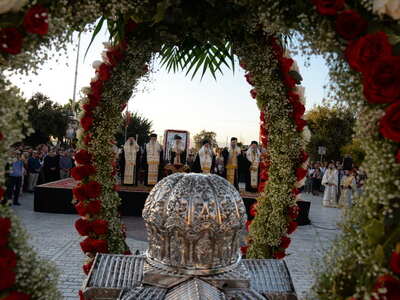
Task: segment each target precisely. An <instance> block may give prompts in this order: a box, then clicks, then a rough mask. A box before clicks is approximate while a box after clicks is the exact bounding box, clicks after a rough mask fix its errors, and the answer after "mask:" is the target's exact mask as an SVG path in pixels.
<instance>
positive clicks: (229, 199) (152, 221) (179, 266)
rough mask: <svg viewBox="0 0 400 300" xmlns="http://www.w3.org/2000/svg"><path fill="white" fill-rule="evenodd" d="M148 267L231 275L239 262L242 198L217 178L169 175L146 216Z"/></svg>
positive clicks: (243, 220) (158, 187)
mask: <svg viewBox="0 0 400 300" xmlns="http://www.w3.org/2000/svg"><path fill="white" fill-rule="evenodd" d="M143 218H144V220H145V223H146V228H147V233H148V239H149V249H148V252H147V262H148V263H149V264H150V265H153V266H154V267H157V268H160V269H163V270H166V271H169V272H174V273H175V274H187V275H206V274H216V273H221V272H225V271H228V270H231V269H232V268H233V267H235V266H236V265H237V264H238V262H239V261H240V257H241V254H240V248H239V242H240V236H241V231H242V230H243V228H244V226H245V223H246V219H247V217H246V212H245V207H244V204H243V200H242V198H241V197H240V194H239V193H238V191H237V190H236V189H235V187H234V186H233V185H231V184H230V183H229V182H228V181H227V180H225V179H224V178H222V177H220V176H217V175H203V174H193V173H191V174H185V173H178V174H173V175H170V176H168V177H166V178H164V179H163V180H161V181H160V182H159V183H158V184H157V185H156V186H155V187H154V188H153V190H152V191H151V192H150V194H149V196H148V198H147V200H146V203H145V207H144V210H143Z"/></svg>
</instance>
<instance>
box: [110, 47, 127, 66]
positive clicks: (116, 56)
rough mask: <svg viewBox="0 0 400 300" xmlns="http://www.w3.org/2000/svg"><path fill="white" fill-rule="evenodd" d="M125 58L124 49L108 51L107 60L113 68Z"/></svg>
mask: <svg viewBox="0 0 400 300" xmlns="http://www.w3.org/2000/svg"><path fill="white" fill-rule="evenodd" d="M123 57H124V53H123V52H122V49H120V48H115V49H112V50H109V51H107V58H108V61H109V62H110V64H111V65H112V66H116V65H118V64H119V62H120V61H121V60H122V58H123Z"/></svg>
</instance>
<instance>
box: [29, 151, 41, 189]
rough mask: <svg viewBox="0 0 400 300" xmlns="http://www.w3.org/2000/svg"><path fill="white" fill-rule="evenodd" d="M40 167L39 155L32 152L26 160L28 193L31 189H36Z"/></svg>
mask: <svg viewBox="0 0 400 300" xmlns="http://www.w3.org/2000/svg"><path fill="white" fill-rule="evenodd" d="M41 166H42V165H41V163H40V160H39V153H38V152H37V151H33V153H32V157H30V158H29V159H28V173H29V175H28V176H29V177H28V192H30V193H32V192H33V189H34V188H35V187H36V184H37V181H38V178H39V172H40V169H41Z"/></svg>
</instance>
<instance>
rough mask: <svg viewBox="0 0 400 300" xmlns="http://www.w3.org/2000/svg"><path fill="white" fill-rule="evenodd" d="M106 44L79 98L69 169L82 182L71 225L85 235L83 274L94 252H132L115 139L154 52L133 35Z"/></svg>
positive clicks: (75, 194) (76, 196)
mask: <svg viewBox="0 0 400 300" xmlns="http://www.w3.org/2000/svg"><path fill="white" fill-rule="evenodd" d="M135 28H136V24H130V30H134V29H135ZM145 44H146V43H145ZM147 44H148V45H147V46H148V47H149V48H150V49H152V48H151V47H152V45H151V44H149V43H147ZM105 45H106V48H107V50H106V51H105V52H103V54H102V58H103V61H96V62H94V63H93V67H94V68H95V70H96V76H95V78H93V79H92V82H91V83H90V87H86V88H83V92H84V93H85V94H86V97H85V98H84V99H83V100H82V108H83V113H82V115H81V117H80V123H81V126H82V129H81V131H80V132H79V134H78V137H79V145H80V150H79V151H78V152H77V153H76V155H75V160H76V162H77V166H76V167H75V168H73V169H72V171H71V175H72V176H73V178H74V179H76V180H78V181H80V183H79V185H78V186H77V187H75V188H74V189H73V195H74V199H75V203H76V204H75V208H76V210H77V212H78V214H79V215H80V216H81V218H80V219H78V220H77V221H76V222H75V227H76V229H77V231H78V233H79V234H80V235H82V236H86V238H85V239H84V240H83V241H82V242H81V248H82V251H83V252H84V253H85V254H86V255H87V257H88V259H87V261H86V263H85V264H84V266H83V270H84V272H85V274H87V273H88V272H89V270H90V268H91V265H92V263H93V259H94V256H95V254H96V253H97V252H99V253H123V254H130V251H129V248H128V247H127V245H126V243H125V232H124V226H123V225H122V223H121V219H120V216H119V213H118V208H119V206H120V204H121V200H120V198H119V196H118V193H117V192H116V181H115V174H116V169H115V168H116V155H115V153H114V152H113V139H114V133H115V131H116V130H117V128H118V124H119V123H120V122H121V119H122V118H121V112H122V110H123V109H124V107H125V106H126V103H127V101H128V100H129V98H130V96H131V94H132V89H133V87H135V85H136V83H137V81H138V79H139V78H141V77H142V76H144V75H145V74H146V73H147V72H148V67H147V63H148V62H149V60H150V57H151V54H152V52H153V51H151V50H147V51H146V48H145V45H141V46H140V49H141V51H140V53H139V51H137V49H138V48H139V47H138V42H137V41H136V40H135V38H132V39H129V40H125V41H124V42H122V43H120V44H119V45H116V46H111V45H110V44H108V43H106V44H105ZM122 82H124V84H121V83H122Z"/></svg>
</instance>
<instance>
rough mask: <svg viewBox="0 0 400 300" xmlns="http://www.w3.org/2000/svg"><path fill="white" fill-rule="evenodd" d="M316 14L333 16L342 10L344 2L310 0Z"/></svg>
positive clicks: (342, 0)
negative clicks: (315, 9) (315, 8)
mask: <svg viewBox="0 0 400 300" xmlns="http://www.w3.org/2000/svg"><path fill="white" fill-rule="evenodd" d="M312 1H313V3H314V5H315V6H316V7H317V11H318V13H320V14H321V15H326V16H334V15H336V13H337V12H338V11H339V10H342V9H343V8H344V0H312Z"/></svg>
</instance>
